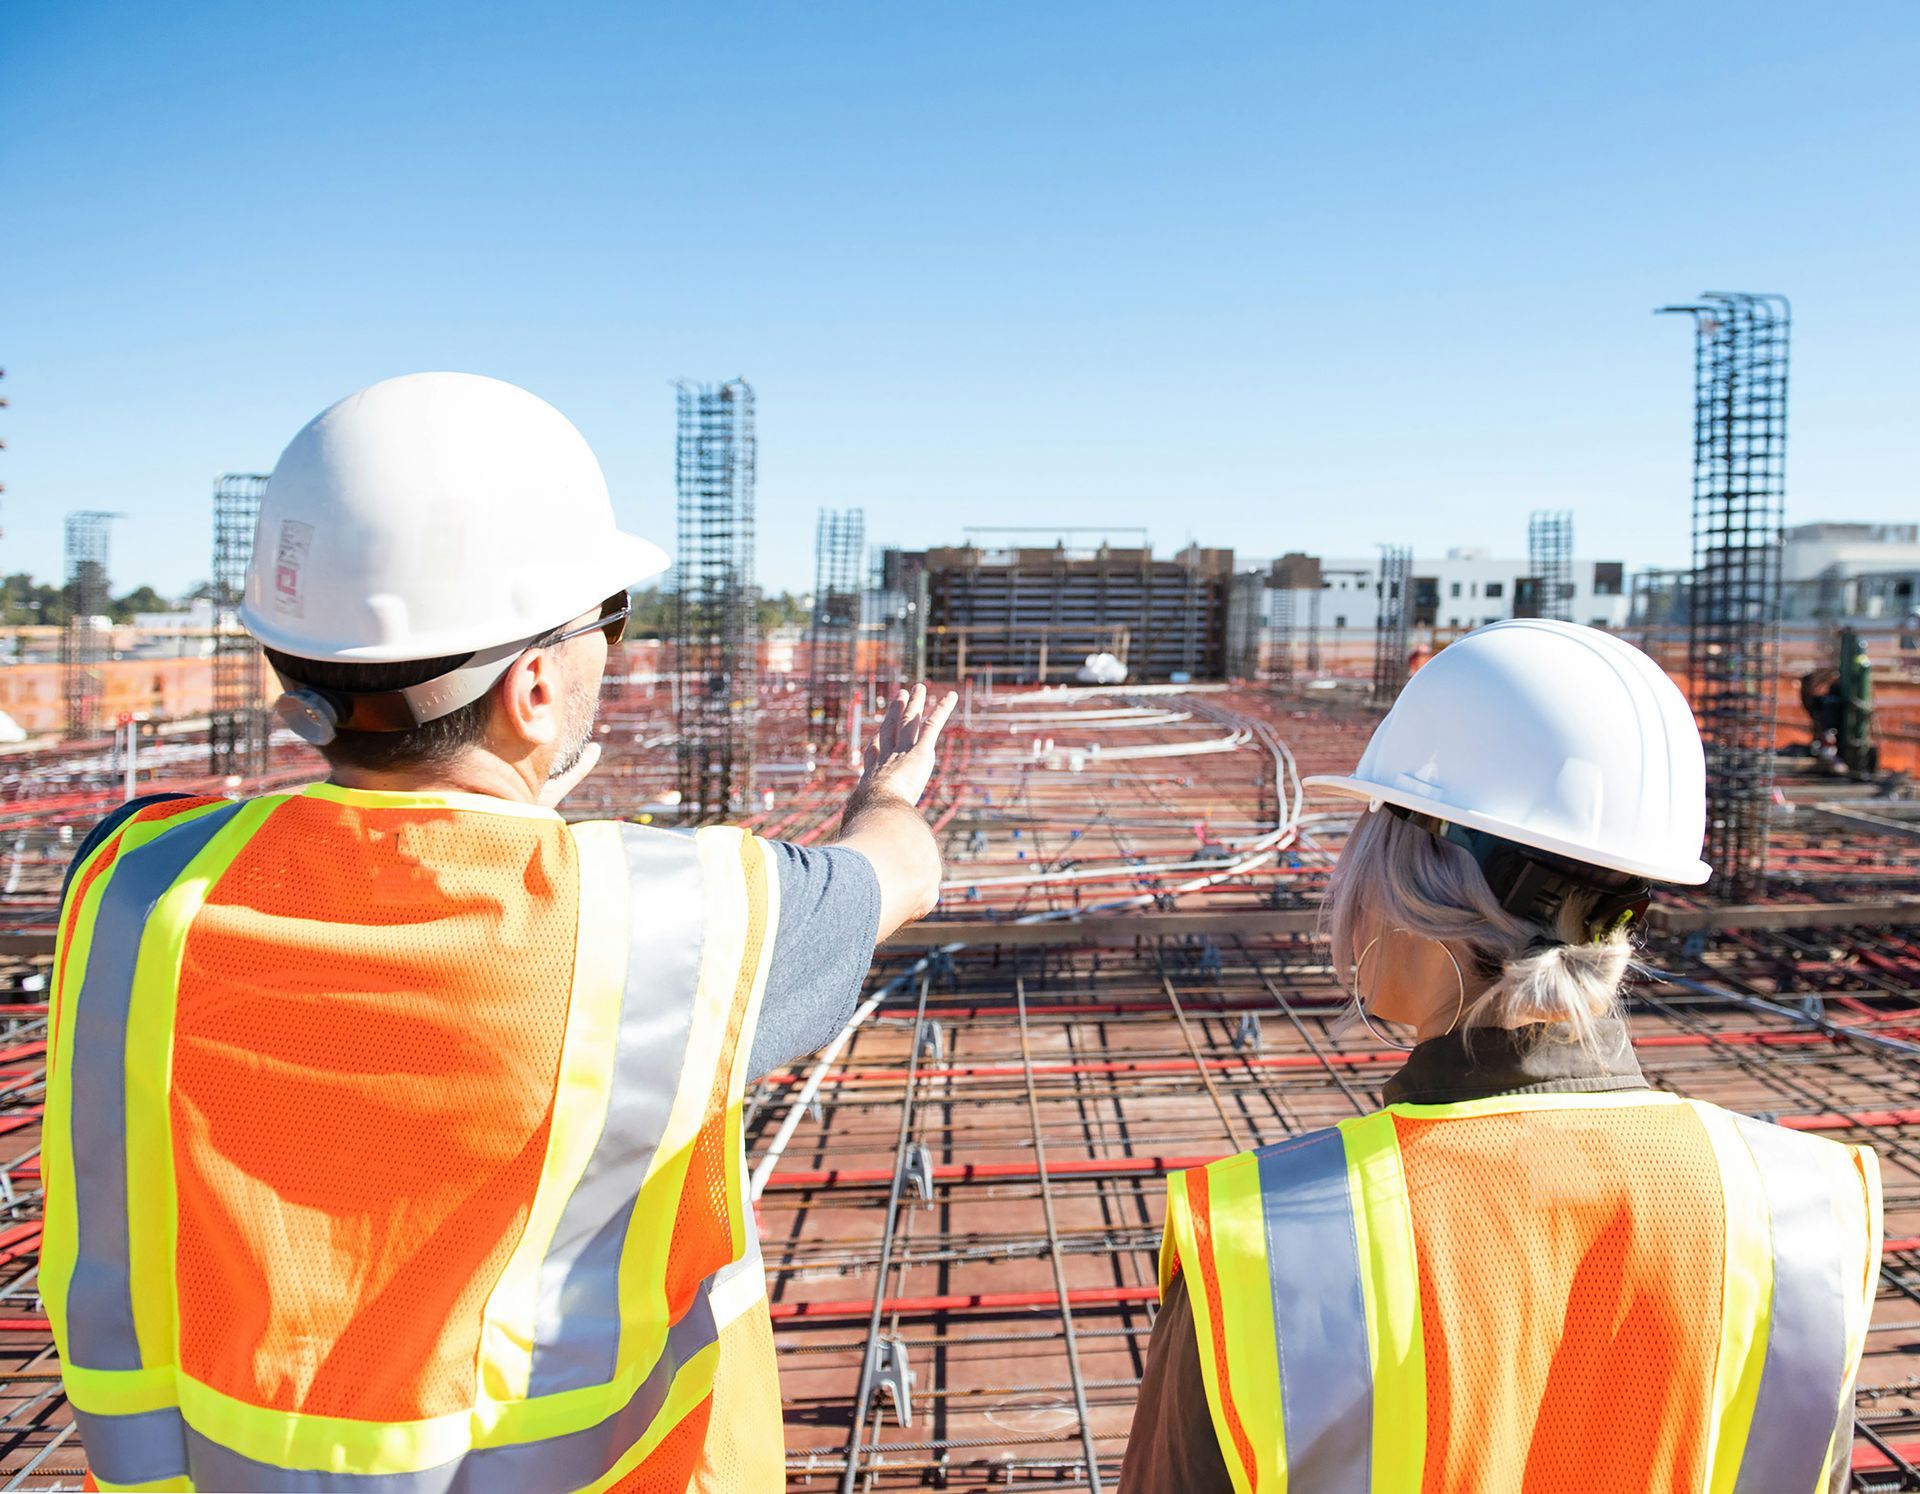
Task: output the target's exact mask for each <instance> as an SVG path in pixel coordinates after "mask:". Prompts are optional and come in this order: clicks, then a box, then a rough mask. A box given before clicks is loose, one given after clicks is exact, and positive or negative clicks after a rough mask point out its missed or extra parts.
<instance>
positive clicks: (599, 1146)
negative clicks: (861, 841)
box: [528, 825, 706, 1396]
mask: <svg viewBox="0 0 1920 1494" xmlns="http://www.w3.org/2000/svg"><path fill="white" fill-rule="evenodd" d="M620 830H621V839H622V841H623V843H624V845H625V847H626V856H627V884H628V887H627V890H628V898H627V905H628V908H629V909H630V927H629V933H628V939H627V974H626V985H625V988H624V990H623V991H622V992H621V996H620V1026H619V1031H618V1034H617V1036H616V1038H615V1041H614V1053H613V1077H612V1090H611V1093H610V1094H609V1096H608V1101H607V1113H606V1117H605V1121H604V1124H603V1125H602V1128H601V1131H600V1136H599V1138H598V1139H597V1140H596V1141H595V1142H594V1147H593V1154H592V1155H591V1156H590V1157H589V1158H588V1159H587V1166H586V1170H585V1171H584V1172H583V1173H582V1174H581V1176H580V1181H579V1182H578V1183H577V1184H576V1185H575V1187H574V1190H573V1193H572V1196H571V1197H569V1198H568V1199H567V1203H566V1207H565V1208H564V1209H563V1210H562V1211H561V1214H560V1222H559V1224H558V1226H557V1227H556V1228H555V1230H554V1235H553V1241H552V1243H551V1244H550V1245H549V1246H548V1247H547V1255H546V1259H545V1260H543V1261H542V1262H541V1264H540V1288H539V1290H540V1297H539V1305H538V1308H537V1310H536V1313H535V1318H534V1344H533V1367H532V1371H531V1373H530V1377H529V1381H528V1393H529V1394H530V1395H537V1396H538V1395H552V1394H554V1393H555V1392H556V1391H562V1390H576V1389H579V1388H581V1387H583V1386H587V1385H601V1384H604V1383H605V1382H606V1381H608V1380H610V1379H612V1378H613V1374H614V1366H615V1358H616V1355H617V1354H618V1351H619V1348H620V1252H621V1249H622V1248H623V1247H624V1245H625V1244H626V1238H627V1223H628V1220H629V1218H630V1217H631V1216H632V1213H633V1209H634V1205H635V1203H636V1202H637V1201H638V1198H639V1189H640V1183H641V1180H642V1179H643V1178H645V1177H646V1175H647V1168H648V1166H649V1165H650V1164H651V1162H652V1161H653V1153H654V1149H655V1148H656V1147H657V1146H658V1145H659V1144H660V1137H661V1134H662V1133H663V1132H664V1131H665V1130H666V1127H667V1115H668V1112H669V1111H671V1110H672V1108H673V1098H674V1093H675V1091H676V1089H677V1087H678V1085H679V1083H680V1074H681V1066H682V1065H683V1063H684V1062H685V1060H686V1052H687V1038H688V1033H689V1031H690V1030H691V1027H692V1023H693V1010H694V998H695V994H696V991H697V988H698V986H699V983H700V950H701V946H702V943H703V937H704V933H705V928H706V898H705V894H704V892H703V890H702V887H701V881H700V854H699V849H698V847H697V846H696V845H695V843H694V838H693V836H691V835H684V834H674V833H672V832H669V831H664V830H652V829H648V828H647V827H645V826H642V825H622V826H621V827H620Z"/></svg>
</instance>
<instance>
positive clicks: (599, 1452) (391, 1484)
mask: <svg viewBox="0 0 1920 1494" xmlns="http://www.w3.org/2000/svg"><path fill="white" fill-rule="evenodd" d="M711 1288H712V1281H711V1279H709V1280H708V1281H707V1282H703V1283H702V1284H701V1287H700V1290H699V1291H698V1292H697V1293H696V1294H695V1296H694V1300H693V1305H692V1306H691V1307H690V1308H689V1309H688V1311H687V1313H686V1315H685V1316H684V1317H682V1318H681V1319H680V1321H679V1322H677V1323H675V1324H674V1325H673V1326H672V1327H671V1328H670V1329H669V1330H668V1331H667V1336H666V1344H665V1349H664V1351H663V1352H662V1354H661V1356H660V1358H659V1359H658V1360H657V1361H656V1362H655V1364H654V1366H653V1369H652V1371H651V1372H650V1373H649V1374H648V1375H647V1377H646V1379H644V1380H643V1381H642V1382H641V1383H640V1387H639V1389H638V1390H636V1391H635V1392H634V1394H633V1395H632V1397H631V1398H630V1399H629V1400H628V1401H627V1402H626V1404H625V1405H623V1406H621V1407H620V1408H619V1409H618V1410H616V1411H614V1412H613V1413H612V1414H611V1415H610V1416H607V1417H605V1418H604V1419H602V1420H601V1421H599V1422H597V1423H596V1424H594V1425H592V1426H588V1427H582V1428H580V1429H578V1430H576V1431H571V1432H563V1433H560V1434H558V1435H556V1436H551V1437H542V1438H539V1439H537V1440H534V1441H530V1442H514V1443H507V1444H503V1445H496V1446H491V1447H476V1448H473V1449H471V1450H470V1451H466V1452H463V1453H461V1454H460V1455H459V1456H457V1457H454V1458H452V1459H449V1460H447V1461H445V1462H442V1463H439V1464H436V1465H435V1466H433V1467H430V1468H421V1469H415V1470H412V1471H408V1472H398V1473H352V1472H345V1471H340V1470H326V1469H315V1468H288V1467H282V1466H278V1465H275V1464H272V1463H267V1462H262V1461H260V1460H258V1459H255V1458H248V1457H244V1456H242V1455H241V1454H239V1453H237V1452H234V1451H233V1450H232V1449H230V1448H227V1447H224V1446H222V1445H221V1444H219V1443H218V1442H215V1441H214V1440H213V1439H212V1438H210V1437H207V1436H205V1435H203V1434H202V1433H201V1432H199V1431H197V1430H196V1429H194V1428H193V1427H192V1426H191V1425H189V1426H188V1427H187V1431H186V1440H187V1461H188V1472H189V1475H190V1476H191V1478H192V1479H193V1481H194V1483H195V1484H196V1485H199V1486H201V1487H205V1488H218V1489H249V1490H257V1491H260V1494H282V1491H287V1494H292V1491H298V1490H321V1491H336V1494H493V1491H496V1490H502V1489H583V1488H588V1487H590V1486H592V1485H593V1484H595V1483H596V1482H598V1481H600V1480H601V1479H603V1478H605V1477H606V1476H607V1475H608V1474H609V1473H610V1472H611V1471H612V1470H613V1469H615V1468H616V1467H618V1466H619V1464H620V1463H621V1462H622V1461H623V1460H625V1459H626V1458H627V1457H628V1455H629V1454H630V1453H631V1452H632V1451H633V1450H634V1448H635V1447H636V1446H637V1445H639V1444H641V1443H642V1442H645V1441H648V1440H653V1441H657V1440H658V1435H659V1434H660V1433H661V1432H663V1431H665V1430H668V1429H669V1428H670V1426H671V1424H672V1423H671V1422H669V1423H668V1425H667V1426H662V1425H661V1422H662V1419H663V1413H667V1414H671V1413H674V1412H678V1413H680V1414H682V1415H683V1414H684V1413H685V1411H686V1410H688V1409H691V1405H692V1404H697V1403H698V1401H699V1400H700V1399H702V1398H704V1396H705V1394H706V1386H707V1385H710V1384H711V1381H712V1378H713V1362H712V1360H713V1355H712V1353H711V1352H710V1351H711V1350H712V1349H713V1346H714V1345H715V1344H716V1342H717V1341H718V1338H719V1330H718V1329H717V1327H716V1326H715V1324H714V1318H713V1311H712V1307H711V1303H710V1301H709V1293H710V1291H711ZM683 1377H684V1378H686V1379H687V1380H689V1381H690V1383H691V1384H692V1386H693V1387H695V1388H698V1389H699V1391H700V1394H699V1395H697V1396H694V1395H690V1394H687V1395H676V1394H675V1392H676V1390H678V1389H681V1387H680V1385H679V1383H678V1382H679V1381H680V1380H681V1379H682V1378H683ZM676 1402H681V1403H684V1404H676ZM678 1419H679V1418H678V1416H673V1417H672V1420H673V1421H675V1422H677V1420H678Z"/></svg>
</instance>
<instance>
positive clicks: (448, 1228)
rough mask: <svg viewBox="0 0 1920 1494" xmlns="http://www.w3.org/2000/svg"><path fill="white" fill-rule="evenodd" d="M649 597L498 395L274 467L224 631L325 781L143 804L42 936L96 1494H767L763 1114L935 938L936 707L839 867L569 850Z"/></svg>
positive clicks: (544, 427) (710, 847) (577, 845)
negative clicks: (274, 681)
mask: <svg viewBox="0 0 1920 1494" xmlns="http://www.w3.org/2000/svg"><path fill="white" fill-rule="evenodd" d="M666 564H667V559H666V556H665V555H664V554H663V553H662V552H661V551H660V550H659V549H658V548H657V547H656V546H654V545H652V544H650V543H648V542H647V541H645V540H643V539H638V538H635V537H633V536H630V535H626V534H622V533H620V532H619V531H618V530H617V529H616V528H615V524H614V515H613V509H612V505H611V503H610V501H609V498H608V493H607V488H606V483H605V480H604V478H603V477H602V475H601V472H600V468H599V465H598V463H597V462H596V461H595V460H594V457H593V453H592V452H591V451H590V450H589V449H588V447H587V444H586V442H585V441H584V440H583V439H582V438H581V436H580V435H579V433H578V432H577V431H576V430H575V429H574V428H573V427H572V426H571V425H570V424H568V422H567V421H566V420H565V419H564V418H563V417H562V416H561V415H560V414H559V413H558V412H557V411H555V410H554V409H552V408H551V407H550V406H548V405H547V404H545V403H543V402H542V401H540V400H538V399H536V398H534V397H533V396H532V395H530V394H528V393H526V392H525V391H523V390H520V389H516V388H514V387H512V386H511V385H508V384H503V383H499V382H497V381H494V380H491V379H483V378H477V377H473V376H470V375H463V374H419V375H414V376H411V377H407V378H399V379H392V380H388V381H386V382H384V383H380V384H375V385H374V386H372V387H371V388H369V389H365V390H362V391H361V392H360V393H358V394H355V395H353V396H351V397H349V398H347V399H345V400H342V401H341V402H340V403H339V404H337V405H335V406H333V407H332V408H331V409H329V410H327V411H326V412H325V413H323V414H322V415H320V416H319V417H318V418H317V419H315V420H314V421H313V422H312V423H311V424H309V425H308V426H307V427H306V428H305V429H304V430H302V431H301V432H300V433H299V434H298V435H297V436H295V437H294V439H293V442H292V444H291V445H289V446H288V448H287V450H286V452H285V454H284V455H283V456H282V457H281V459H280V462H279V464H278V466H276V468H275V469H274V472H273V475H272V478H271V480H270V481H269V482H268V484H267V488H266V492H265V496H264V499H263V501H262V506H261V511H260V520H259V527H258V531H257V536H256V539H255V544H254V552H253V560H252V564H251V566H250V568H249V570H248V573H247V588H246V597H245V602H244V605H243V607H242V612H241V616H242V618H243V620H244V622H245V624H246V626H247V628H248V629H249V630H250V631H251V632H252V633H253V634H254V635H255V636H256V637H257V638H258V639H259V640H260V641H261V643H263V644H264V645H265V647H266V650H267V658H268V659H269V660H270V661H271V663H272V665H273V667H274V669H275V671H276V672H277V673H278V674H279V676H280V679H281V682H282V684H283V685H284V686H285V694H284V695H283V696H282V698H281V701H280V705H279V710H280V713H281V715H282V717H283V719H285V720H286V721H288V722H289V723H291V724H292V725H293V727H294V729H295V730H296V731H298V732H299V733H300V734H301V735H302V736H303V737H305V738H306V739H307V740H308V741H309V742H312V743H313V744H314V745H316V746H317V747H318V748H319V750H320V752H321V754H322V755H323V756H324V757H325V758H326V760H327V764H328V766H329V768H330V770H331V771H330V773H329V776H328V778H327V780H326V781H325V782H323V783H315V784H311V785H309V786H307V787H306V788H304V789H295V790H290V791H287V792H282V793H272V794H268V795H265V796H263V797H259V798H254V799H247V800H243V801H240V802H237V803H236V802H231V801H228V800H224V799H205V798H188V799H182V798H173V799H169V800H166V801H161V802H145V803H141V804H137V805H135V806H133V807H132V809H131V812H130V813H129V814H127V815H125V816H123V817H116V818H115V820H114V822H113V823H112V824H110V825H108V826H106V827H103V831H102V832H101V833H98V834H96V836H95V838H94V840H93V842H92V843H91V844H90V845H88V846H87V847H86V849H85V850H84V852H83V853H82V855H81V857H80V859H79V862H78V864H77V868H76V870H75V872H74V874H73V875H72V877H71V880H70V882H69V886H68V890H67V892H66V895H65V896H64V899H63V909H62V913H61V925H60V939H59V950H58V954H57V955H56V966H55V970H56V974H55V985H54V994H53V998H52V1013H53V1015H52V1019H51V1039H50V1045H49V1058H48V1073H49V1078H48V1087H47V1107H46V1152H45V1174H46V1193H47V1206H46V1237H45V1244H44V1249H43V1255H42V1266H41V1280H40V1287H41V1291H42V1293H43V1295H44V1297H45V1300H46V1304H47V1309H48V1314H49V1316H50V1317H51V1319H52V1322H53V1329H54V1335H55V1338H56V1340H57V1342H58V1345H59V1349H60V1355H61V1359H62V1362H63V1370H64V1374H65V1379H66V1387H67V1393H68V1396H69V1398H70V1399H71V1401H72V1404H73V1407H74V1410H75V1414H76V1417H77V1420H78V1422H79V1424H80V1432H81V1439H82V1442H83V1444H84V1446H85V1450H86V1454H87V1458H88V1463H89V1466H90V1469H91V1476H92V1478H93V1480H95V1481H96V1483H97V1487H99V1488H102V1489H107V1488H123V1487H131V1486H136V1485H138V1486H147V1485H149V1484H152V1485H153V1486H155V1487H159V1486H160V1483H159V1481H167V1480H171V1481H173V1482H168V1483H166V1484H165V1487H168V1488H199V1489H255V1490H281V1489H311V1488H327V1489H335V1490H366V1491H370V1494H435V1491H454V1490H461V1491H483V1490H485V1491H490V1490H514V1491H530V1490H577V1489H596V1490H598V1489H604V1488H620V1489H634V1490H647V1491H650V1494H653V1491H666V1490H676V1491H677V1490H681V1489H689V1488H695V1489H702V1490H744V1491H760V1490H775V1489H780V1488H784V1487H785V1470H784V1467H783V1462H784V1460H783V1456H782V1446H781V1412H780V1396H779V1390H778V1386H777V1384H776V1380H775V1371H774V1358H773V1341H772V1331H771V1324H770V1321H769V1317H768V1311H767V1302H766V1286H765V1281H764V1276H763V1273H762V1269H761V1264H760V1257H759V1248H758V1244H757V1236H756V1231H755V1227H754V1221H753V1217H752V1213H751V1210H750V1207H749V1204H748V1199H747V1194H746V1189H745V1184H744V1178H743V1172H744V1169H743V1165H742V1162H743V1157H742V1144H741V1132H740V1127H741V1116H740V1104H741V1093H742V1088H743V1086H744V1085H746V1084H748V1083H750V1082H751V1081H753V1080H754V1079H756V1078H758V1077H759V1076H761V1075H763V1074H766V1073H767V1072H769V1071H770V1070H773V1069H776V1068H779V1067H780V1066H782V1065H784V1064H786V1063H788V1062H789V1061H791V1060H793V1059H795V1058H798V1057H800V1056H801V1055H803V1054H805V1053H808V1052H810V1051H812V1050H813V1049H815V1048H816V1047H819V1046H821V1045H823V1044H824V1043H826V1042H827V1041H829V1040H830V1039H831V1037H832V1036H833V1035H834V1034H835V1033H836V1032H837V1031H838V1030H839V1029H840V1028H841V1026H842V1025H843V1024H844V1022H845V1020H846V1018H847V1017H848V1015H849V1014H850V1012H851V1011H852V1009H853V1006H854V1003H855V1000H856V998H857V995H858V993H859V990H860V987H861V984H862V981H863V977H864V975H865V972H866V967H867V965H868V963H869V960H870V957H871V954H872V951H873V947H874V943H875V941H876V939H878V938H882V937H884V936H885V935H887V934H888V933H890V932H891V931H892V930H893V929H895V928H897V927H898V926H899V925H900V924H902V923H904V922H906V921H908V920H910V919H913V918H916V917H919V916H921V915H922V914H924V913H926V912H927V911H928V910H929V909H930V908H931V907H932V906H933V904H934V901H935V898H936V896H937V889H938V887H939V881H940V857H939V853H938V850H937V848H936V845H935V842H934V839H933V836H932V835H931V833H930V832H929V830H928V828H927V825H926V824H925V822H924V821H923V819H922V817H921V815H920V813H919V811H918V810H917V809H916V808H915V805H916V803H917V801H918V800H919V799H920V797H921V795H922V793H923V792H924V790H925V789H926V787H927V783H928V777H929V774H930V772H931V770H932V768H933V764H934V749H935V744H936V741H937V739H938V736H939V732H940V728H941V725H942V724H943V723H944V722H945V720H946V718H947V715H948V713H949V711H950V710H951V709H952V697H948V698H947V699H946V700H944V701H942V702H939V703H938V704H936V705H934V706H933V707H931V708H928V706H927V703H926V699H925V692H924V690H922V689H919V688H916V689H915V690H914V691H913V692H912V694H911V695H910V696H909V695H907V694H906V693H905V692H902V693H901V694H900V695H899V696H898V697H897V698H896V699H895V701H894V702H893V705H892V706H891V708H890V709H889V711H888V713H887V715H886V718H885V721H884V722H883V724H882V725H881V727H880V730H879V733H878V736H877V739H876V740H875V741H874V742H873V743H872V744H870V745H869V747H868V749H867V754H866V760H865V773H864V776H863V777H862V778H861V780H860V782H859V785H858V787H857V788H856V789H855V790H854V791H853V794H852V796H851V798H850V800H849V802H848V804H847V807H846V814H845V818H844V821H843V824H842V830H841V835H840V839H839V841H838V843H837V844H836V845H834V846H832V847H829V848H826V849H823V850H803V849H801V848H799V847H795V846H790V845H782V844H779V843H776V842H768V841H762V840H760V839H758V838H756V837H754V836H752V835H750V834H747V833H744V832H743V831H741V830H738V829H733V828H725V827H716V828H709V829H703V830H700V831H697V832H695V833H692V834H684V833H670V832H667V831H664V830H658V829H651V828H643V827H641V826H638V825H631V824H622V823H617V822H601V823H588V824H576V825H568V824H567V823H565V822H564V821H563V820H562V819H561V817H560V816H559V814H558V813H556V811H555V809H554V805H555V804H556V803H557V802H558V801H559V799H560V798H561V797H562V796H563V795H564V794H565V793H566V792H567V790H568V789H569V788H571V787H572V786H573V785H574V784H575V783H576V782H577V781H578V780H579V779H580V777H581V776H582V775H583V774H584V773H585V772H586V771H587V770H588V769H589V768H590V767H591V766H592V763H593V759H594V757H595V755H596V753H597V750H598V749H597V748H596V747H595V746H594V745H593V743H592V736H593V732H594V713H595V707H596V702H597V697H598V694H599V689H600V680H601V674H602V671H603V669H604V668H605V666H606V663H607V657H608V650H609V649H610V647H611V646H612V645H613V643H614V642H615V641H617V640H618V639H619V637H620V635H621V631H622V628H623V626H624V620H625V617H626V612H627V606H628V588H629V587H630V586H631V585H632V584H633V583H635V582H637V581H640V580H643V579H645V578H646V577H647V576H649V575H652V574H655V573H657V572H659V571H660V570H661V569H663V568H664V567H665V565H666Z"/></svg>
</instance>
